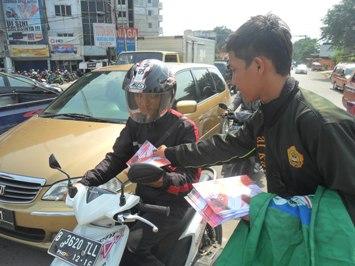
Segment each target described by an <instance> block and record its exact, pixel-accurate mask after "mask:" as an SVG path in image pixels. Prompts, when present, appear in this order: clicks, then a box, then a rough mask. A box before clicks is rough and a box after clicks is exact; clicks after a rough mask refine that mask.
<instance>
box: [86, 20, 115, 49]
mask: <svg viewBox="0 0 355 266" xmlns="http://www.w3.org/2000/svg"><path fill="white" fill-rule="evenodd" d="M92 25H93V30H94V42H95V46H100V47H116V29H115V25H114V24H109V23H93V24H92Z"/></svg>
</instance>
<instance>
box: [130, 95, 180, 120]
mask: <svg viewBox="0 0 355 266" xmlns="http://www.w3.org/2000/svg"><path fill="white" fill-rule="evenodd" d="M126 99H127V104H128V111H129V115H130V117H131V118H132V119H133V120H134V121H136V122H138V123H150V122H153V121H155V120H157V119H159V118H160V117H162V116H163V115H164V114H165V113H166V112H167V111H168V110H169V109H170V108H171V105H172V99H173V92H172V91H166V92H161V93H142V92H130V91H126Z"/></svg>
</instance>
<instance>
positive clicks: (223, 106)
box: [218, 103, 228, 110]
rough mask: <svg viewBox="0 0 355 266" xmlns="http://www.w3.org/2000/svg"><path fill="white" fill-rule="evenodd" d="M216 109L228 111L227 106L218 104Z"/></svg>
mask: <svg viewBox="0 0 355 266" xmlns="http://www.w3.org/2000/svg"><path fill="white" fill-rule="evenodd" d="M218 107H219V108H221V109H223V110H228V107H227V105H226V104H224V103H219V104H218Z"/></svg>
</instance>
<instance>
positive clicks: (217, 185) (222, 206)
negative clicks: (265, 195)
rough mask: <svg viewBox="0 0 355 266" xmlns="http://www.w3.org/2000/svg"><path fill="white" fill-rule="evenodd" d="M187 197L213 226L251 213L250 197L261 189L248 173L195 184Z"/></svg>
mask: <svg viewBox="0 0 355 266" xmlns="http://www.w3.org/2000/svg"><path fill="white" fill-rule="evenodd" d="M193 187H194V188H193V189H192V191H191V192H190V193H189V194H188V195H187V196H186V197H185V199H186V200H187V201H188V202H189V204H190V205H191V206H192V207H193V208H194V209H195V210H196V211H197V212H198V213H200V214H201V215H202V217H203V218H204V220H205V221H206V222H208V223H209V224H210V225H211V226H212V227H215V226H217V225H220V224H221V223H223V222H225V221H228V220H231V219H235V218H241V217H243V216H246V215H248V214H249V202H250V198H252V197H254V196H255V195H257V194H259V193H260V192H262V191H261V189H260V187H258V186H257V185H256V184H255V183H253V181H252V180H251V179H250V178H249V177H248V176H246V175H242V176H233V177H228V178H221V179H216V180H210V181H205V182H200V183H195V184H193Z"/></svg>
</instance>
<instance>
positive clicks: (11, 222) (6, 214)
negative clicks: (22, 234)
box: [0, 208, 15, 230]
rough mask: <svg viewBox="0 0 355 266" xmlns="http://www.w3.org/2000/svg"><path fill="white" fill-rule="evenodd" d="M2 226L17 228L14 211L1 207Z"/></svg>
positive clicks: (0, 219) (0, 221)
mask: <svg viewBox="0 0 355 266" xmlns="http://www.w3.org/2000/svg"><path fill="white" fill-rule="evenodd" d="M0 227H2V228H5V229H9V230H15V219H14V213H13V211H9V210H5V209H2V208H0Z"/></svg>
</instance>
